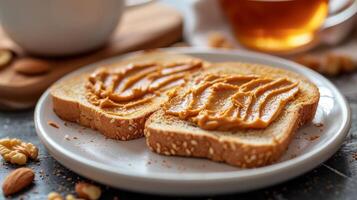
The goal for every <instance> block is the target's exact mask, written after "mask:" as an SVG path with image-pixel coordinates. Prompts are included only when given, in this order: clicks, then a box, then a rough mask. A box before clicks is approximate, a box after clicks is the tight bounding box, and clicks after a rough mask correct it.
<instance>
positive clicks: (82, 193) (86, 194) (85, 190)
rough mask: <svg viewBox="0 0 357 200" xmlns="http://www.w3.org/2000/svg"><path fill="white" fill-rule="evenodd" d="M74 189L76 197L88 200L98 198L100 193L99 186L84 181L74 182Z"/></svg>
mask: <svg viewBox="0 0 357 200" xmlns="http://www.w3.org/2000/svg"><path fill="white" fill-rule="evenodd" d="M75 190H76V193H77V196H78V197H80V198H85V199H89V200H97V199H99V197H100V195H101V193H102V190H101V189H100V187H98V186H95V185H92V184H89V183H84V182H79V183H76V187H75Z"/></svg>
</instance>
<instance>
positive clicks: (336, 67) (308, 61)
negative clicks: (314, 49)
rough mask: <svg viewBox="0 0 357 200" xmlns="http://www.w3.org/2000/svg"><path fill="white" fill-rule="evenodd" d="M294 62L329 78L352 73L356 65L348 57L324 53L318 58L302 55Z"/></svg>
mask: <svg viewBox="0 0 357 200" xmlns="http://www.w3.org/2000/svg"><path fill="white" fill-rule="evenodd" d="M294 60H295V61H296V62H297V63H300V64H302V65H305V66H306V67H309V68H311V69H313V70H315V71H317V72H319V73H321V74H325V75H329V76H335V75H338V74H341V73H347V72H352V71H354V70H355V69H356V68H357V64H356V63H355V62H354V60H353V59H352V58H351V57H350V56H347V55H342V54H336V53H326V54H323V55H320V56H317V55H302V56H299V57H297V58H295V59H294Z"/></svg>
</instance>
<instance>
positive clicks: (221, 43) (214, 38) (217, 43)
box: [208, 33, 234, 49]
mask: <svg viewBox="0 0 357 200" xmlns="http://www.w3.org/2000/svg"><path fill="white" fill-rule="evenodd" d="M208 46H210V47H212V48H222V49H233V48H234V46H233V45H232V44H231V43H230V42H229V41H228V39H227V38H226V37H225V36H224V35H223V34H222V33H211V34H210V35H209V36H208Z"/></svg>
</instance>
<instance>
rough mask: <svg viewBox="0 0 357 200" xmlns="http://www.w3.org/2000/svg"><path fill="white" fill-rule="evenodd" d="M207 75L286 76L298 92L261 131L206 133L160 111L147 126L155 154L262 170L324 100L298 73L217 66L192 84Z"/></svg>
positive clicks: (236, 65) (253, 66) (249, 66)
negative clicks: (260, 168) (321, 100)
mask: <svg viewBox="0 0 357 200" xmlns="http://www.w3.org/2000/svg"><path fill="white" fill-rule="evenodd" d="M209 74H215V75H217V74H220V75H232V74H237V75H258V76H259V75H260V76H269V77H271V78H276V79H278V78H288V79H289V80H292V81H295V82H298V88H299V92H298V93H297V94H296V95H295V97H294V99H293V100H292V101H289V102H288V103H287V104H286V105H285V106H284V108H283V110H281V112H280V114H279V115H278V116H277V117H276V119H275V120H274V121H272V122H271V124H270V125H269V126H267V127H266V128H259V129H258V128H235V129H233V130H228V131H227V130H225V131H219V130H218V129H216V130H207V129H203V128H200V127H199V126H198V125H196V123H194V122H192V121H190V120H183V119H180V118H179V117H178V116H174V115H172V114H167V112H165V110H164V109H160V110H158V111H156V112H155V113H154V114H152V115H151V116H150V117H149V119H148V120H147V121H146V124H145V137H146V142H147V145H148V147H149V148H150V149H151V150H152V151H154V152H156V153H159V154H164V155H172V156H187V157H200V158H208V159H210V160H213V161H218V162H226V163H228V164H231V165H234V166H238V167H241V168H254V167H260V166H264V165H268V164H271V163H273V162H275V161H277V160H278V159H279V158H280V157H281V156H282V154H283V153H284V152H285V151H286V149H287V147H288V145H289V143H290V141H291V140H292V138H293V136H294V134H295V132H296V130H297V129H298V128H299V127H300V126H302V125H303V124H305V123H307V122H309V121H311V120H312V119H313V117H314V115H315V111H316V108H317V104H318V101H319V97H320V95H319V91H318V88H317V87H316V86H315V85H314V84H312V83H310V82H309V81H308V80H307V79H306V78H304V77H302V76H300V75H298V74H296V73H293V72H290V71H287V70H282V69H277V68H272V67H268V66H263V65H258V64H245V63H216V64H212V66H211V67H209V68H207V69H205V70H204V72H200V73H196V74H194V75H193V76H192V78H191V80H194V79H195V77H199V76H202V77H207V76H208V75H209ZM194 84H195V83H194V82H193V81H191V82H189V83H188V84H186V85H185V86H183V87H181V88H177V91H179V92H180V91H187V90H186V89H187V88H186V87H188V88H190V87H191V88H192V87H194ZM170 101H171V99H170V100H169V101H168V103H170Z"/></svg>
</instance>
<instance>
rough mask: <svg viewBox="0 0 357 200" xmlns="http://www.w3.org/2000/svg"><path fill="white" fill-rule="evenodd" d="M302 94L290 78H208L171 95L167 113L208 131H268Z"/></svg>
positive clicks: (243, 76)
mask: <svg viewBox="0 0 357 200" xmlns="http://www.w3.org/2000/svg"><path fill="white" fill-rule="evenodd" d="M298 91H299V88H298V83H295V82H292V81H290V80H288V79H286V78H277V79H273V78H268V77H264V76H255V75H212V74H208V75H206V76H204V77H202V76H201V77H198V78H196V79H195V80H194V82H193V84H192V86H191V87H185V88H180V89H176V90H175V92H171V94H170V100H169V101H168V102H167V103H165V104H164V110H165V112H166V113H167V114H171V115H174V116H177V117H179V118H180V119H182V120H188V121H191V122H193V123H195V124H197V125H198V126H199V127H201V128H203V129H208V130H231V129H234V128H266V127H267V126H269V124H271V123H272V122H273V121H274V120H275V119H276V118H277V117H278V116H279V114H280V113H281V112H282V111H283V109H284V107H285V105H286V104H287V103H288V102H289V101H291V100H293V99H294V97H295V95H296V94H297V93H298Z"/></svg>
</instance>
